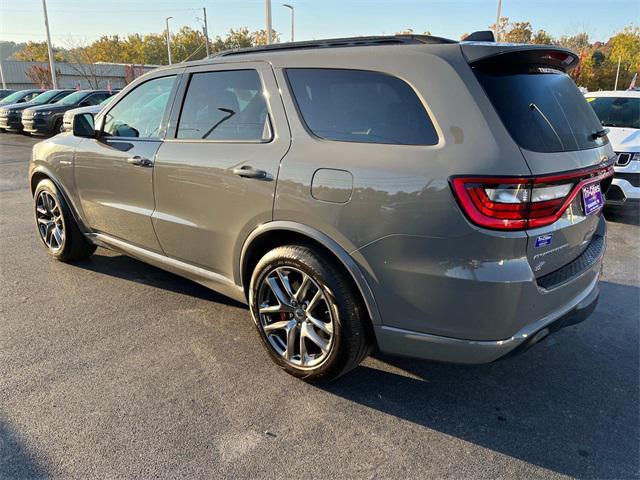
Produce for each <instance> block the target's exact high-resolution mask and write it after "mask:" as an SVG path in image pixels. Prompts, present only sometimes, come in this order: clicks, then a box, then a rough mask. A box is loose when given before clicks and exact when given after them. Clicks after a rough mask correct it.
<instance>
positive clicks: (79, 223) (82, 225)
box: [29, 164, 91, 234]
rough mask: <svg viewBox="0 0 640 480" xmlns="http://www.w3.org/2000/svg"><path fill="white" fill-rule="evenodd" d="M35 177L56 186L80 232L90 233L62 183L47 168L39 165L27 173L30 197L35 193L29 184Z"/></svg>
mask: <svg viewBox="0 0 640 480" xmlns="http://www.w3.org/2000/svg"><path fill="white" fill-rule="evenodd" d="M35 175H44V176H46V177H47V178H48V179H49V180H51V182H53V184H54V185H55V186H56V188H57V189H58V191H59V192H60V195H62V198H63V199H64V201H65V203H66V204H67V206H68V207H69V210H70V211H71V215H72V216H73V219H74V220H75V222H76V225H77V226H78V228H79V229H80V231H81V232H82V233H84V234H87V233H91V229H89V228H87V226H86V224H85V223H84V221H83V220H82V218H81V217H80V215H79V214H78V209H77V208H76V206H75V204H74V203H73V201H72V200H71V197H70V196H69V194H68V193H67V189H66V188H65V187H64V186H63V185H62V182H61V181H60V179H59V178H58V177H57V175H56V174H55V173H53V172H52V171H51V169H50V168H47V166H46V165H43V164H40V165H38V166H36V167H34V168H33V170H31V172H29V190H30V191H31V196H32V197H33V194H34V193H35V188H33V189H32V188H31V183H32V180H33V177H34V176H35Z"/></svg>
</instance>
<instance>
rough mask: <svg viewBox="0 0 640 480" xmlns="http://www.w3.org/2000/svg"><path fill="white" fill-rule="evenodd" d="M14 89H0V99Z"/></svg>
mask: <svg viewBox="0 0 640 480" xmlns="http://www.w3.org/2000/svg"><path fill="white" fill-rule="evenodd" d="M13 92H15V90H9V89H7V88H3V89H0V100H2V99H3V98H5V97H7V96H9V95H11V94H12V93H13Z"/></svg>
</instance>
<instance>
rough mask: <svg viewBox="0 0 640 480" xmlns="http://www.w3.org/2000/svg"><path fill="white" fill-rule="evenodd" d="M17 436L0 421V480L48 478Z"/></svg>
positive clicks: (46, 472)
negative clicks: (0, 479) (1, 479)
mask: <svg viewBox="0 0 640 480" xmlns="http://www.w3.org/2000/svg"><path fill="white" fill-rule="evenodd" d="M50 476H51V474H50V473H49V472H48V471H47V470H46V469H45V468H44V467H43V466H42V465H41V463H40V462H39V461H38V460H37V459H36V457H35V456H34V455H33V454H32V453H31V452H30V450H29V448H27V446H26V445H25V444H24V442H23V441H22V440H21V439H20V438H19V436H18V434H17V433H16V432H15V431H14V430H13V429H12V428H11V427H10V426H9V425H8V424H7V423H6V422H4V421H3V420H1V419H0V478H3V479H10V478H16V479H18V478H49V477H50Z"/></svg>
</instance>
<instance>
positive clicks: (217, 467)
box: [0, 134, 640, 479]
mask: <svg viewBox="0 0 640 480" xmlns="http://www.w3.org/2000/svg"><path fill="white" fill-rule="evenodd" d="M33 143H35V140H33V139H30V138H27V137H24V136H20V135H10V134H0V252H1V256H0V292H2V294H1V295H0V478H3V479H4V478H36V477H58V478H96V477H102V478H104V477H182V478H185V477H188V478H192V477H207V478H221V477H232V478H257V477H260V478H282V477H288V478H301V477H313V478H319V477H323V478H333V477H335V478H373V477H375V478H391V477H394V478H433V477H455V478H471V477H473V478H480V477H519V478H525V477H526V478H531V477H545V478H549V477H566V476H569V477H583V478H639V477H640V467H639V458H640V411H639V409H640V399H639V391H640V388H639V381H640V380H639V379H640V375H639V369H640V358H639V332H638V329H639V328H638V327H639V323H640V322H639V312H640V300H639V299H640V293H639V292H640V290H639V288H640V274H639V271H640V226H639V224H640V222H639V221H638V215H637V212H636V213H633V212H629V211H622V212H620V211H617V212H608V213H609V215H610V216H611V218H610V219H611V220H612V221H611V222H610V225H609V233H608V241H609V243H608V251H607V254H606V259H605V270H604V278H603V282H602V295H601V300H600V303H599V305H598V308H597V310H596V312H595V314H594V315H593V316H592V317H591V318H590V319H588V320H587V321H586V322H584V323H582V324H580V325H577V326H574V327H569V328H567V329H565V330H563V331H561V332H558V333H557V334H555V335H553V336H551V337H550V338H549V339H548V340H546V341H544V342H543V343H541V344H540V345H537V346H536V347H535V348H533V349H532V350H530V351H528V352H527V353H525V354H524V355H520V356H517V357H514V358H511V359H508V360H504V361H501V362H497V363H494V364H490V365H484V366H459V365H447V364H438V363H430V362H423V361H416V360H410V359H398V358H388V357H385V356H381V355H376V356H375V357H372V358H369V359H367V360H366V361H365V362H364V363H363V365H362V366H361V367H359V368H358V369H356V370H355V371H354V372H352V373H351V374H349V375H347V376H345V377H343V378H342V379H340V380H339V381H337V382H335V383H334V384H331V385H330V386H328V387H324V388H318V387H314V386H311V385H307V384H305V383H303V382H301V381H298V380H295V379H294V378H292V377H289V376H288V375H286V374H285V373H283V372H281V371H280V370H278V369H277V368H275V367H274V366H273V365H272V364H271V362H270V361H269V359H268V357H267V354H266V352H265V351H264V350H263V349H262V347H260V345H259V343H258V341H259V339H258V336H257V334H256V333H255V332H254V327H253V325H252V322H251V320H250V318H249V314H248V311H247V310H246V308H245V307H243V306H242V305H239V304H236V303H234V302H233V301H231V300H228V299H225V298H224V297H222V296H220V295H218V294H216V293H214V292H211V291H209V290H207V289H205V288H204V287H201V286H199V285H197V284H194V283H191V282H189V281H187V280H184V279H181V278H179V277H176V276H174V275H171V274H169V273H165V272H163V271H161V270H158V269H155V268H153V267H150V266H147V265H145V264H143V263H140V262H138V261H135V260H132V259H129V258H127V257H124V256H120V255H118V254H115V253H112V252H109V251H107V250H103V249H98V251H97V252H96V255H95V256H94V257H93V258H92V259H91V260H90V261H86V262H82V263H77V264H74V265H65V264H62V263H58V262H55V261H53V260H52V259H50V258H49V257H48V255H47V254H46V252H45V250H44V248H43V247H42V245H41V244H40V241H39V240H38V239H37V237H36V233H35V227H34V222H33V219H32V216H31V198H30V195H29V191H28V189H27V180H26V172H27V162H28V159H29V156H30V150H31V145H33Z"/></svg>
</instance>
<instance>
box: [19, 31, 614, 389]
mask: <svg viewBox="0 0 640 480" xmlns="http://www.w3.org/2000/svg"><path fill="white" fill-rule="evenodd" d="M472 38H474V37H472ZM577 63H578V58H577V56H576V55H575V54H574V53H572V52H571V51H568V50H564V49H562V48H557V47H552V46H546V45H545V46H531V45H507V44H504V45H503V44H496V43H493V42H490V41H464V42H456V41H452V40H447V39H442V38H437V37H430V36H413V35H409V36H402V35H401V36H393V37H363V38H351V39H338V40H327V41H318V42H301V43H292V44H280V45H272V46H268V47H263V48H258V49H248V50H237V51H229V52H224V53H222V54H218V55H216V56H215V57H212V58H210V59H205V60H202V61H197V62H192V63H187V64H179V65H173V66H168V67H163V68H158V69H156V70H154V71H152V72H150V73H148V74H146V75H144V76H143V77H141V78H139V79H137V80H136V81H135V82H133V83H132V84H130V85H129V86H127V88H125V89H124V90H123V91H122V92H121V93H120V94H119V95H118V96H117V97H116V98H115V99H114V100H113V102H111V103H110V104H109V105H108V106H107V107H106V108H105V109H104V110H103V111H101V112H100V113H99V114H97V115H96V117H95V119H94V117H93V116H92V115H91V114H81V115H77V116H75V118H74V121H73V132H72V133H65V134H62V135H58V136H56V137H54V138H52V139H49V140H46V141H44V142H41V143H39V144H37V145H36V146H35V147H34V149H33V159H32V162H31V165H30V169H29V177H30V185H31V191H32V193H33V196H34V214H35V218H36V222H37V227H38V232H39V235H40V237H41V238H42V241H43V243H44V244H45V246H46V247H47V249H48V251H49V252H50V253H51V255H53V256H54V257H55V258H57V259H59V260H62V261H71V260H77V259H83V258H86V257H88V256H89V255H91V254H92V253H93V252H94V250H95V249H96V246H102V247H106V248H109V249H112V250H116V251H118V252H121V253H124V254H126V255H129V256H132V257H135V258H137V259H139V260H142V261H144V262H147V263H150V264H152V265H155V266H157V267H160V268H163V269H165V270H168V271H171V272H174V273H177V274H179V275H182V276H184V277H187V278H190V279H192V280H194V281H196V282H199V283H201V284H203V285H206V286H208V287H210V288H212V289H214V290H217V291H218V292H221V293H223V294H225V295H227V296H229V297H231V298H234V299H235V300H238V301H241V302H244V303H247V304H248V305H249V308H250V311H251V315H252V317H253V320H254V322H255V324H256V327H257V331H258V333H259V336H260V338H261V340H262V343H263V344H264V346H265V347H266V349H267V351H268V353H269V355H270V356H271V358H272V359H273V360H274V361H275V363H277V364H278V365H280V366H281V367H282V368H283V369H285V370H286V371H287V372H289V373H291V374H293V375H296V376H298V377H301V378H305V379H307V380H312V381H320V380H329V379H332V378H335V377H337V376H339V375H341V374H343V373H345V372H347V371H348V370H350V369H352V368H354V367H355V366H356V365H358V363H359V362H360V361H361V360H362V359H363V358H365V357H366V356H367V354H368V353H369V352H370V351H371V349H372V348H374V347H377V348H379V349H380V350H382V351H383V352H387V353H391V354H399V355H407V356H413V357H419V358H424V359H431V360H438V361H449V362H460V363H485V362H492V361H494V360H497V359H499V358H502V357H505V356H507V355H508V354H511V353H514V352H516V351H522V350H524V349H526V348H528V347H529V346H531V345H533V344H535V343H536V342H539V341H540V340H542V339H543V338H545V337H546V336H547V335H548V334H549V333H551V332H554V331H555V330H557V329H559V328H562V327H564V326H567V325H571V324H574V323H577V322H580V321H581V320H583V319H585V318H586V317H587V316H588V315H589V314H590V313H591V312H592V311H593V309H594V308H595V305H596V302H597V299H598V294H599V289H598V279H599V276H600V271H601V262H602V256H603V254H604V250H605V229H606V226H605V221H604V218H603V216H602V215H601V208H602V205H603V200H604V198H603V196H604V194H605V193H606V189H607V188H608V186H609V184H610V183H611V176H612V174H613V168H612V164H613V162H614V160H615V156H614V153H613V151H612V149H611V146H610V145H609V143H608V140H607V137H606V131H604V130H603V128H602V126H601V124H600V122H599V121H598V119H597V117H596V116H595V114H594V113H593V111H592V109H591V108H590V107H589V105H588V104H587V103H586V101H585V100H584V98H583V96H582V95H581V94H580V92H579V91H578V89H577V88H576V86H575V85H574V83H573V82H572V81H571V79H570V78H569V76H567V74H566V72H567V71H568V70H569V69H570V68H572V67H574V66H575V65H576V64H577Z"/></svg>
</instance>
